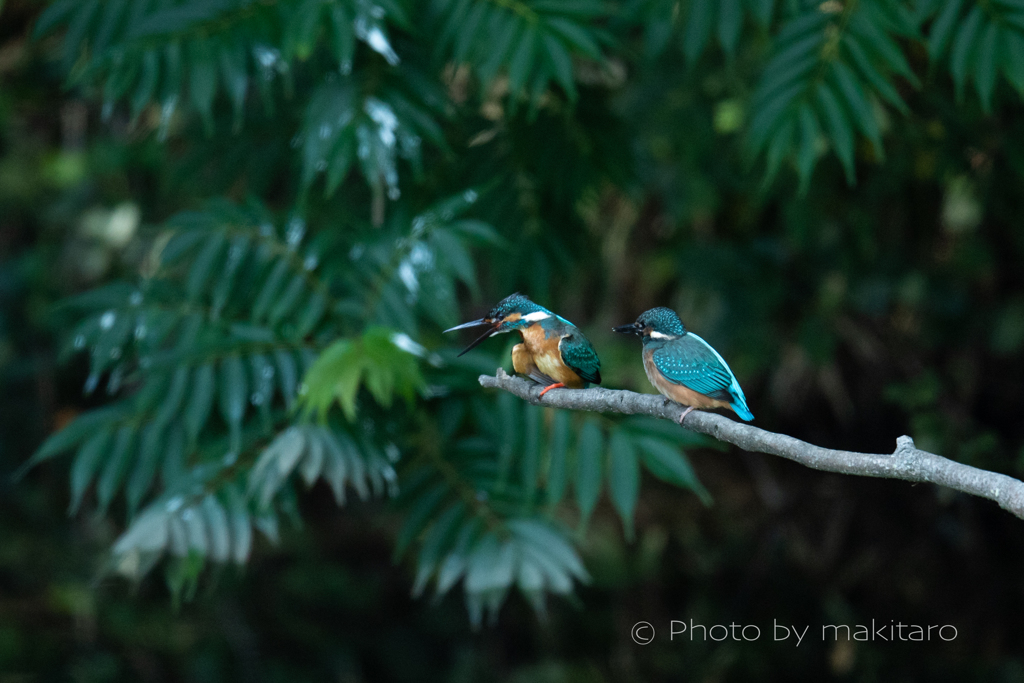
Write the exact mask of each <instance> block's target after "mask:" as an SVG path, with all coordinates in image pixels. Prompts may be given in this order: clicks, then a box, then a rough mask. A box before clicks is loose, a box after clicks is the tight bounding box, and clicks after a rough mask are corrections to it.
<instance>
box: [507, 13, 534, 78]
mask: <svg viewBox="0 0 1024 683" xmlns="http://www.w3.org/2000/svg"><path fill="white" fill-rule="evenodd" d="M538 39H539V34H538V32H537V28H536V27H535V26H533V25H532V24H531V25H527V26H526V30H525V31H524V32H523V36H522V38H520V40H519V45H517V46H516V49H515V52H513V53H512V61H511V62H510V63H509V67H508V87H509V91H510V92H512V93H513V94H517V93H519V92H520V91H521V90H522V89H523V86H524V85H526V79H527V78H528V77H529V76H530V71H531V70H532V67H533V61H534V50H535V49H536V48H535V45H536V43H537V40H538Z"/></svg>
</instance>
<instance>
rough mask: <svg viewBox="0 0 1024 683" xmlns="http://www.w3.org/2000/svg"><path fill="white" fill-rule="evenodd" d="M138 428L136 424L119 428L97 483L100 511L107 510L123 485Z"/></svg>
mask: <svg viewBox="0 0 1024 683" xmlns="http://www.w3.org/2000/svg"><path fill="white" fill-rule="evenodd" d="M135 441H136V429H135V425H131V424H129V425H125V426H123V427H121V428H120V429H119V430H117V436H116V437H115V439H114V448H113V451H112V452H111V454H110V457H109V458H107V462H106V465H105V466H104V467H103V473H102V474H101V475H100V479H99V483H98V484H97V485H96V497H97V499H98V500H99V509H100V512H101V513H102V512H105V511H106V509H107V506H108V505H110V501H111V500H113V498H114V494H115V493H117V490H118V489H119V488H120V486H121V481H122V480H123V479H124V475H125V473H126V472H127V471H128V465H129V464H131V458H132V455H133V453H134V450H135Z"/></svg>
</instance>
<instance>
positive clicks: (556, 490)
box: [546, 410, 569, 505]
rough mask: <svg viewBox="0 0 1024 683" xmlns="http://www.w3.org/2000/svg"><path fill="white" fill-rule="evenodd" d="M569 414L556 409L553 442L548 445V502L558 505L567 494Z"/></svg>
mask: <svg viewBox="0 0 1024 683" xmlns="http://www.w3.org/2000/svg"><path fill="white" fill-rule="evenodd" d="M568 461H569V414H568V413H567V412H566V411H564V410H555V411H554V414H553V415H552V419H551V443H550V445H549V446H548V473H547V487H546V494H547V503H548V505H556V504H557V503H559V502H560V501H561V500H562V496H564V495H565V484H566V480H567V479H568V472H569V462H568Z"/></svg>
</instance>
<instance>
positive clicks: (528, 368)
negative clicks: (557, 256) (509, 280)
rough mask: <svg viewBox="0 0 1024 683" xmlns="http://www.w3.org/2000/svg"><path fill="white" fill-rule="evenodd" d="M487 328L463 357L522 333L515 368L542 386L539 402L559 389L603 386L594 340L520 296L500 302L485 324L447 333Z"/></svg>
mask: <svg viewBox="0 0 1024 683" xmlns="http://www.w3.org/2000/svg"><path fill="white" fill-rule="evenodd" d="M483 326H486V327H487V331H486V332H484V333H483V334H482V335H481V336H480V337H479V338H478V339H477V340H476V341H474V342H473V343H472V344H470V345H469V346H467V347H466V348H465V349H463V351H462V353H460V354H459V355H460V356H461V355H462V354H463V353H466V352H467V351H469V350H470V349H473V348H475V347H476V346H477V345H478V344H480V343H481V342H483V340H485V339H487V338H488V337H493V336H494V335H496V334H503V333H505V332H512V331H516V332H518V333H519V336H520V337H522V340H523V342H522V343H521V344H516V345H515V346H513V347H512V367H513V368H514V369H515V371H516V372H518V373H519V374H520V375H526V376H527V377H529V378H530V379H532V380H534V381H535V382H537V383H539V384H543V385H544V390H543V391H541V392H540V396H541V397H543V396H544V394H546V393H547V392H549V391H551V390H552V389H557V388H559V387H564V388H568V389H586V388H587V386H588V385H590V384H600V383H601V361H600V360H599V359H598V357H597V352H596V351H594V347H593V346H591V344H590V340H589V339H587V338H586V337H585V336H584V335H583V333H582V332H580V330H579V328H578V327H576V326H575V325H573V324H572V323H571V322H569V321H568V320H566V319H565V318H563V317H562V316H560V315H556V314H554V313H552V312H551V311H549V310H548V309H546V308H544V307H543V306H539V305H537V304H535V303H533V302H532V301H530V300H529V299H528V298H526V297H525V296H523V295H522V294H520V293H518V292H516V293H515V294H512V295H510V296H507V297H505V298H504V299H502V300H501V301H499V302H498V304H497V305H496V306H495V307H494V308H492V309H491V310H490V312H489V313H488V314H487V315H486V316H484V317H483V318H480V319H479V320H472V321H470V322H468V323H463V324H461V325H456V326H455V327H453V328H451V329H448V330H445V332H454V331H455V330H462V329H465V328H467V327H483Z"/></svg>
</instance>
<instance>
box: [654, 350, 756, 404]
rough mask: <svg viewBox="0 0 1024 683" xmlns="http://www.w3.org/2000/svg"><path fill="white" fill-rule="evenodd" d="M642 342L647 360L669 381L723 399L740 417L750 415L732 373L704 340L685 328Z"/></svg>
mask: <svg viewBox="0 0 1024 683" xmlns="http://www.w3.org/2000/svg"><path fill="white" fill-rule="evenodd" d="M644 342H645V343H644V346H645V347H646V348H653V351H652V354H651V360H653V361H654V365H655V367H656V368H657V369H658V371H659V372H660V373H661V374H662V375H663V376H664V377H665V379H667V380H668V381H669V382H672V383H673V384H681V385H683V386H685V387H686V388H688V389H692V390H693V391H696V392H698V393H700V394H704V395H705V396H709V397H710V398H713V399H716V400H719V401H725V402H727V403H729V405H730V406H731V407H732V409H733V410H734V411H736V414H737V415H739V416H740V417H741V418H742V419H744V420H747V421H750V420H753V419H754V415H753V414H752V413H751V412H750V409H748V408H747V398H746V396H744V395H743V389H741V388H740V383H739V382H738V381H737V380H736V376H735V375H734V374H733V373H732V370H731V369H730V368H729V365H728V364H727V363H726V362H725V359H723V358H722V356H721V355H720V354H719V353H718V352H717V351H715V350H714V348H712V347H711V345H710V344H708V343H707V342H706V341H704V340H703V339H701V338H700V337H698V336H697V335H695V334H693V333H692V332H687V333H686V334H684V335H683V336H681V337H679V338H677V339H654V338H645V340H644Z"/></svg>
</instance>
